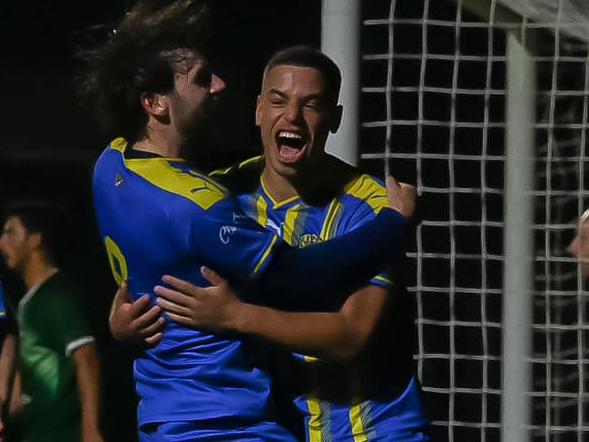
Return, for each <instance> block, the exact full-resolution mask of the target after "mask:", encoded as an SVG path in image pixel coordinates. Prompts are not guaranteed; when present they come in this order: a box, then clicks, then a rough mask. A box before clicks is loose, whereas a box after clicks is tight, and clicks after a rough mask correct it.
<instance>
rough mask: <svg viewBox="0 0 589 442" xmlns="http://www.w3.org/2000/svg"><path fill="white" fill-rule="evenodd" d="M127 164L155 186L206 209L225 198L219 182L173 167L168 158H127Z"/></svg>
mask: <svg viewBox="0 0 589 442" xmlns="http://www.w3.org/2000/svg"><path fill="white" fill-rule="evenodd" d="M125 164H126V165H127V167H128V168H129V170H131V171H132V172H135V173H136V174H137V175H139V176H140V177H142V178H144V179H145V180H146V181H149V182H150V183H151V184H153V185H154V186H156V187H159V188H160V189H162V190H165V191H167V192H170V193H175V194H176V195H180V196H182V197H184V198H186V199H189V200H190V201H192V202H194V203H196V204H197V205H198V206H200V207H202V208H203V209H205V210H206V209H208V208H210V207H211V206H212V205H214V204H216V203H218V202H219V201H221V200H222V199H223V198H225V191H224V189H223V188H221V187H220V186H219V185H218V184H216V183H215V182H213V181H212V180H210V179H209V178H207V177H206V176H204V175H201V174H199V173H197V172H195V171H192V170H191V171H184V170H180V169H178V168H175V167H173V166H172V165H171V164H170V160H169V159H167V158H140V159H127V160H126V161H125Z"/></svg>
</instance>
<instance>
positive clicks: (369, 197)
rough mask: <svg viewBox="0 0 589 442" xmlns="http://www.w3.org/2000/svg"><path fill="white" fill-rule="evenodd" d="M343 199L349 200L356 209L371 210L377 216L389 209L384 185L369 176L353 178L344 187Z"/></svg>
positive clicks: (362, 175)
mask: <svg viewBox="0 0 589 442" xmlns="http://www.w3.org/2000/svg"><path fill="white" fill-rule="evenodd" d="M342 199H345V200H348V201H349V202H350V203H351V204H353V205H355V206H356V207H365V208H366V209H370V210H371V211H372V212H373V213H375V214H376V213H378V212H380V211H381V210H382V209H383V208H385V207H387V192H386V188H385V186H384V183H383V182H382V181H380V180H378V179H377V178H375V177H373V176H371V175H367V174H361V175H357V176H355V177H354V178H352V179H351V180H350V181H349V182H348V184H346V186H345V187H344V192H343V195H342Z"/></svg>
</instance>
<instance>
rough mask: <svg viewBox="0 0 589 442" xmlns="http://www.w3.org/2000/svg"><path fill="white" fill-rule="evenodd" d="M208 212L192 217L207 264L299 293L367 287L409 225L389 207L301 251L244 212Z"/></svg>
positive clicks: (195, 244) (195, 242)
mask: <svg viewBox="0 0 589 442" xmlns="http://www.w3.org/2000/svg"><path fill="white" fill-rule="evenodd" d="M208 215H209V216H206V217H205V216H201V217H193V218H194V220H193V221H191V222H192V226H191V229H192V230H191V234H190V236H191V238H192V239H191V241H192V244H193V247H194V249H195V250H196V253H197V254H198V255H199V257H200V258H201V262H203V263H204V264H205V265H207V266H210V267H211V268H212V269H214V270H215V271H217V272H218V273H219V274H221V275H222V276H224V277H226V278H228V279H229V280H230V281H232V282H239V283H248V281H250V282H253V283H254V284H256V285H257V284H261V286H262V287H263V288H264V290H266V291H268V292H271V291H281V292H284V291H287V292H289V293H292V294H293V295H299V296H302V295H301V293H303V292H306V291H307V292H312V291H313V292H317V291H321V290H327V289H333V288H340V287H345V288H349V287H354V286H361V285H362V284H364V283H365V281H367V280H369V279H370V278H371V277H372V276H373V275H374V273H375V272H376V271H377V269H379V268H382V266H384V264H385V263H386V262H388V261H389V259H390V257H391V256H396V255H398V253H399V251H400V249H402V248H403V244H402V241H403V239H404V236H405V235H404V232H405V227H406V225H407V222H406V219H405V217H404V216H403V215H401V214H400V213H399V212H397V211H395V210H392V209H386V210H382V211H381V212H380V213H379V215H378V216H376V217H375V218H374V220H372V221H370V222H367V223H366V224H364V225H363V226H361V227H360V228H358V229H355V230H354V231H352V232H350V233H349V234H347V235H344V236H342V237H339V238H336V239H333V240H330V241H327V242H325V243H322V244H317V245H313V246H310V247H307V248H304V249H299V248H293V247H288V246H287V245H286V244H285V243H284V242H282V241H281V240H279V239H278V237H277V235H276V234H274V233H271V232H269V231H267V230H265V229H263V228H262V227H260V226H259V225H258V224H257V223H256V222H255V221H254V220H252V219H250V218H247V217H245V216H244V215H242V214H241V213H240V212H239V211H234V212H233V213H232V214H231V213H229V214H228V213H223V212H218V213H217V215H222V216H215V217H212V216H210V215H211V214H208ZM227 215H229V216H227ZM254 277H255V278H254ZM252 280H253V281H252Z"/></svg>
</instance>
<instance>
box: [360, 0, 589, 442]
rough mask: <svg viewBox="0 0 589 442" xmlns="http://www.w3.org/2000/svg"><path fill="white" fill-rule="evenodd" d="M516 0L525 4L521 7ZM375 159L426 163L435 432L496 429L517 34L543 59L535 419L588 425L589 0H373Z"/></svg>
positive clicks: (372, 163)
mask: <svg viewBox="0 0 589 442" xmlns="http://www.w3.org/2000/svg"><path fill="white" fill-rule="evenodd" d="M505 5H508V6H509V8H510V9H507V8H506V7H505ZM362 18H363V21H362V28H361V29H362V30H361V33H362V34H361V35H362V37H361V41H362V68H361V70H362V94H361V109H362V114H361V116H362V125H361V133H360V140H361V141H360V150H361V158H362V165H363V166H364V167H365V168H368V169H369V170H371V171H372V172H374V173H378V174H380V175H382V170H383V169H384V170H385V172H387V173H388V172H392V173H393V174H395V175H397V176H400V177H401V178H403V177H416V180H417V185H418V189H419V191H420V192H421V195H422V222H421V223H420V225H419V226H418V228H417V241H416V244H415V247H414V250H412V251H411V253H410V254H409V258H410V264H411V271H410V274H409V275H407V276H408V279H409V281H410V292H411V293H413V294H414V295H415V299H416V307H417V320H416V324H417V327H418V347H417V349H416V360H417V367H418V374H419V377H420V379H421V381H422V384H423V389H424V391H425V397H426V402H427V403H428V405H429V411H430V414H431V417H432V418H433V424H434V440H440V441H497V440H499V439H500V433H501V425H502V422H501V396H502V393H503V392H502V390H501V389H502V387H501V361H502V358H503V355H502V328H503V326H504V324H503V322H502V321H503V316H502V305H503V294H502V293H503V262H504V250H503V240H504V233H505V231H504V181H505V176H504V173H505V172H504V169H505V161H506V151H505V137H506V110H505V106H506V87H507V85H506V71H507V57H506V35H507V33H509V32H515V33H517V35H518V36H519V38H521V39H523V40H526V39H529V41H528V44H529V46H530V47H531V48H533V50H532V53H531V55H532V58H533V60H534V62H535V65H536V69H537V72H538V74H537V78H536V85H537V90H536V93H535V106H536V121H535V124H534V131H535V136H536V140H535V144H534V151H535V161H534V165H533V167H534V168H535V169H534V177H535V178H534V180H535V182H534V189H533V192H532V195H533V199H534V220H533V226H532V227H533V232H534V250H532V251H530V256H533V261H534V263H533V274H534V281H533V295H532V296H533V312H532V313H533V314H532V317H533V321H532V324H531V325H530V326H531V328H532V337H533V345H532V347H533V348H532V349H531V350H530V377H531V380H532V382H531V391H530V392H529V398H530V404H531V406H532V419H531V422H530V428H529V430H530V434H532V435H533V440H535V441H536V440H537V441H557V442H558V441H563V442H564V441H582V440H584V438H585V436H586V435H589V425H588V424H587V423H586V421H587V419H588V418H589V410H588V409H587V406H586V404H585V402H586V401H585V399H586V397H587V393H586V387H585V376H586V375H585V365H586V362H587V357H586V355H585V348H586V339H585V336H586V332H587V330H588V327H587V324H586V317H587V312H586V309H587V307H586V304H587V303H586V292H585V291H584V284H583V278H582V276H581V275H580V274H579V272H578V267H577V264H576V263H575V261H574V260H573V259H572V258H570V257H568V256H567V252H566V246H567V244H568V243H569V242H570V240H571V239H572V237H573V235H574V229H575V226H576V222H577V221H576V220H577V219H578V217H579V216H580V214H581V213H582V212H583V210H584V209H585V208H587V207H588V206H587V201H586V197H585V196H586V194H587V187H588V185H587V184H586V180H585V177H584V170H585V167H586V160H585V157H586V155H585V154H586V148H587V141H586V137H587V119H588V117H587V115H588V112H589V109H588V96H589V70H588V66H589V55H588V51H587V41H589V24H588V23H589V3H586V2H584V0H579V1H576V0H575V1H572V0H567V1H564V0H528V1H525V0H512V1H507V0H505V1H501V2H499V1H498V0H486V1H483V0H479V1H467V0H462V1H460V0H455V1H448V0H422V1H417V2H416V1H415V0H371V1H369V2H368V1H367V2H362Z"/></svg>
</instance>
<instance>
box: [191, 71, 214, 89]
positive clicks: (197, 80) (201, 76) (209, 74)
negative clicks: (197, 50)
mask: <svg viewBox="0 0 589 442" xmlns="http://www.w3.org/2000/svg"><path fill="white" fill-rule="evenodd" d="M212 81H213V71H211V69H210V68H209V67H206V66H203V67H201V68H200V69H199V70H198V72H197V73H196V75H195V76H194V84H196V85H198V86H201V87H206V88H208V87H210V86H211V82H212Z"/></svg>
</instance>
